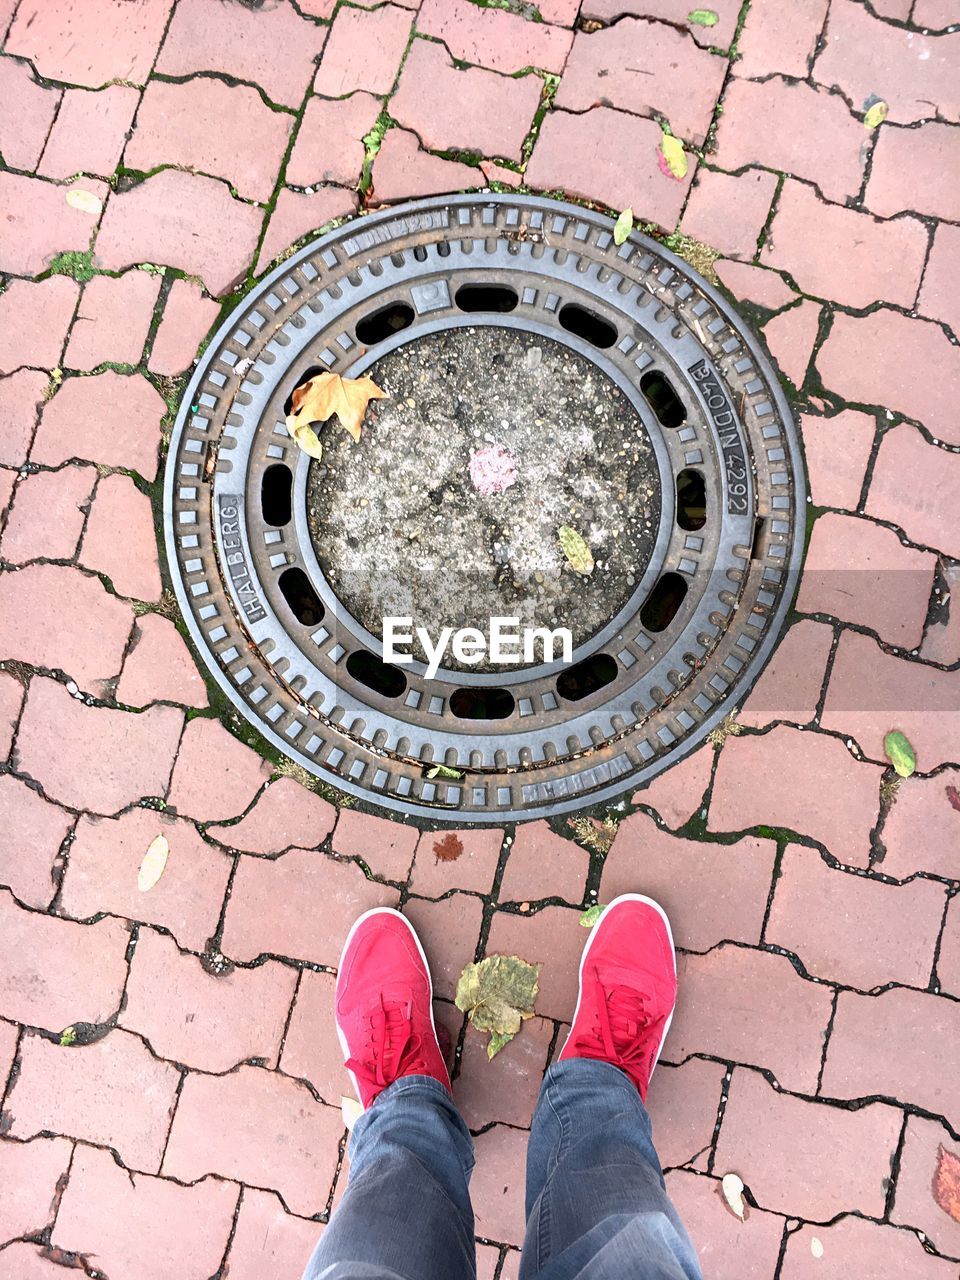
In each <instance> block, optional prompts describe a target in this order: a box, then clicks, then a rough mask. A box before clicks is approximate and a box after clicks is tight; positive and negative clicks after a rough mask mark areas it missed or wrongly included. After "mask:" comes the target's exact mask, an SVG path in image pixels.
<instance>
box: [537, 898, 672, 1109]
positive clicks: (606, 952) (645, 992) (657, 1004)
mask: <svg viewBox="0 0 960 1280" xmlns="http://www.w3.org/2000/svg"><path fill="white" fill-rule="evenodd" d="M676 1002H677V957H676V953H675V951H674V949H673V935H672V934H671V932H670V921H669V920H668V919H667V916H666V913H665V911H664V910H663V908H662V907H661V906H660V905H659V904H658V903H656V902H654V901H653V899H652V898H645V897H643V895H642V894H639V893H625V894H623V895H621V897H619V898H614V900H613V902H611V903H610V905H609V906H608V907H607V909H606V910H605V911H604V913H603V915H602V916H601V917H600V920H599V921H598V923H597V924H596V925H595V926H594V928H593V932H592V933H591V935H590V937H589V938H588V939H587V945H586V946H585V947H584V949H583V956H582V958H581V960H580V995H579V998H578V999H577V1007H576V1010H575V1011H574V1015H573V1026H572V1027H571V1028H570V1034H569V1035H568V1036H567V1039H566V1042H565V1043H564V1046H563V1048H562V1049H561V1051H560V1055H559V1061H561V1062H563V1061H566V1059H568V1058H596V1059H597V1060H598V1061H600V1062H610V1063H612V1064H613V1066H615V1067H619V1068H620V1070H621V1071H624V1072H626V1074H627V1075H628V1076H629V1077H630V1079H631V1080H632V1081H633V1083H634V1084H635V1085H636V1086H637V1088H638V1090H639V1091H640V1097H641V1098H642V1099H643V1100H644V1101H646V1098H647V1089H648V1087H649V1084H650V1077H651V1076H652V1075H653V1068H654V1067H655V1066H656V1065H657V1059H658V1058H659V1057H660V1050H661V1049H662V1047H663V1042H664V1040H665V1039H666V1035H667V1032H668V1031H669V1029H670V1021H671V1019H672V1018H673V1007H674V1005H675V1004H676Z"/></svg>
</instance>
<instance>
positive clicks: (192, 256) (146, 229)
mask: <svg viewBox="0 0 960 1280" xmlns="http://www.w3.org/2000/svg"><path fill="white" fill-rule="evenodd" d="M262 222H263V211H262V210H261V209H259V208H257V207H256V206H255V205H250V204H244V203H243V201H241V200H235V199H234V198H233V196H232V195H231V194H230V189H229V187H228V186H227V184H226V183H225V182H221V181H219V180H218V179H217V178H209V177H206V176H204V175H200V174H193V173H184V172H182V171H181V170H179V169H163V170H161V171H160V172H159V173H156V174H154V175H153V176H152V177H149V178H146V179H145V180H144V181H143V182H141V183H139V185H137V186H135V187H131V188H130V190H129V191H122V192H119V193H118V194H116V195H114V196H113V197H112V198H111V200H110V204H109V207H108V209H107V212H106V214H105V215H104V219H103V224H102V226H101V227H100V233H99V235H98V236H97V249H96V259H97V262H98V263H99V265H100V266H102V267H103V268H104V269H105V270H107V271H122V270H123V269H124V267H131V266H136V265H137V263H140V262H153V263H159V264H161V265H165V266H172V267H179V268H180V269H181V270H182V271H185V272H186V273H187V274H188V275H195V276H199V277H200V279H201V280H202V281H203V283H204V284H205V285H206V286H207V288H208V289H209V290H210V292H211V293H213V294H221V293H227V292H229V290H230V289H231V288H232V287H233V286H234V285H235V284H236V283H237V282H238V281H239V280H240V279H241V277H242V276H243V275H244V274H245V271H246V267H247V263H248V262H249V260H250V258H251V256H252V255H253V251H254V248H255V247H256V244H257V239H258V236H259V234H260V227H261V223H262Z"/></svg>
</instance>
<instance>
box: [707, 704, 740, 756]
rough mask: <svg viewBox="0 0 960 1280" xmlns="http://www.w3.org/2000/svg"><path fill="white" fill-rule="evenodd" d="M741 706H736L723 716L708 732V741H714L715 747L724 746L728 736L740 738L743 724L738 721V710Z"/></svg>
mask: <svg viewBox="0 0 960 1280" xmlns="http://www.w3.org/2000/svg"><path fill="white" fill-rule="evenodd" d="M738 710H739V708H737V707H734V708H733V710H732V711H731V712H730V713H729V714H728V715H725V716H724V717H723V719H722V720H721V721H720V723H719V724H718V725H717V726H716V728H714V729H711V730H710V732H709V733H708V734H707V741H708V742H712V743H713V745H714V746H715V747H722V746H723V744H724V743H725V742H726V740H727V738H739V736H740V734H741V733H743V725H742V724H738V723H737V711H738Z"/></svg>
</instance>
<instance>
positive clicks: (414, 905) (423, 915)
mask: <svg viewBox="0 0 960 1280" xmlns="http://www.w3.org/2000/svg"><path fill="white" fill-rule="evenodd" d="M403 914H404V915H405V916H406V917H407V919H408V920H409V921H410V923H411V924H412V925H413V927H414V928H415V929H416V931H417V933H418V934H419V936H420V941H421V943H422V945H423V949H424V951H425V952H426V954H427V960H428V961H429V963H430V971H431V973H432V974H433V989H434V991H435V992H436V994H437V996H438V997H439V998H441V999H444V1000H452V999H453V998H454V995H455V994H456V990H457V979H458V978H459V977H460V974H461V973H462V972H463V970H464V968H465V966H466V965H468V964H473V962H474V960H475V959H476V952H477V943H478V942H479V940H480V921H481V918H482V916H483V903H482V902H481V901H480V899H479V898H475V897H474V896H473V894H469V893H454V894H451V896H450V897H449V898H443V899H442V900H441V901H440V902H424V901H423V899H422V898H408V899H407V901H406V902H405V903H404V907H403Z"/></svg>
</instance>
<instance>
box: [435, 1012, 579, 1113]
mask: <svg viewBox="0 0 960 1280" xmlns="http://www.w3.org/2000/svg"><path fill="white" fill-rule="evenodd" d="M553 1033H554V1026H553V1023H552V1022H548V1021H547V1019H546V1018H529V1019H528V1020H527V1021H526V1022H524V1024H523V1026H522V1027H521V1028H520V1031H519V1032H518V1034H517V1035H515V1036H514V1038H513V1039H512V1040H511V1041H510V1043H509V1044H507V1045H505V1046H504V1048H502V1049H501V1050H500V1052H499V1053H498V1054H497V1055H496V1057H495V1058H494V1059H493V1060H492V1061H490V1060H489V1059H488V1058H487V1040H488V1039H489V1036H487V1035H486V1034H485V1033H481V1032H479V1031H476V1030H474V1029H473V1028H472V1027H468V1028H467V1035H466V1039H465V1040H464V1044H463V1057H462V1058H461V1061H460V1074H459V1076H458V1077H457V1079H456V1082H455V1083H454V1088H453V1096H454V1100H455V1101H456V1104H457V1107H458V1108H459V1110H460V1114H461V1115H462V1116H463V1118H464V1120H465V1121H466V1122H467V1126H468V1128H470V1129H472V1130H474V1131H476V1130H478V1129H482V1128H484V1127H485V1126H486V1125H488V1124H493V1123H499V1124H511V1125H514V1126H515V1127H517V1128H520V1129H527V1128H529V1127H530V1122H531V1120H532V1119H533V1112H534V1108H535V1107H536V1104H537V1095H538V1094H539V1092H540V1085H541V1083H542V1081H543V1073H544V1071H545V1070H546V1067H547V1053H548V1051H549V1049H550V1043H551V1041H552V1040H553Z"/></svg>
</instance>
